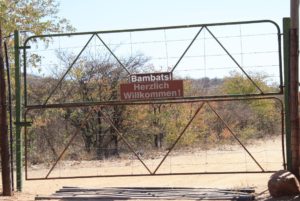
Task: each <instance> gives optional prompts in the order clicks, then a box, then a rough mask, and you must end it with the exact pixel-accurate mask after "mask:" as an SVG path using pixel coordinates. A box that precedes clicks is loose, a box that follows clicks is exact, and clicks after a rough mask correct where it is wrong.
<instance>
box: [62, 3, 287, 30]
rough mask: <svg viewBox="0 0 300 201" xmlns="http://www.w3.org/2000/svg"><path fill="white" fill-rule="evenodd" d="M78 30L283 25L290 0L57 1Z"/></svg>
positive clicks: (63, 13) (64, 15)
mask: <svg viewBox="0 0 300 201" xmlns="http://www.w3.org/2000/svg"><path fill="white" fill-rule="evenodd" d="M58 2H60V13H59V16H61V17H65V18H67V19H69V20H70V21H71V24H72V25H73V26H74V27H75V28H76V29H77V31H94V30H108V29H127V28H139V27H156V26H171V25H183V24H202V23H214V22H227V21H243V20H260V19H270V20H273V21H276V22H277V23H278V24H279V25H280V26H281V21H282V18H283V17H288V16H289V10H290V5H289V4H290V0H58Z"/></svg>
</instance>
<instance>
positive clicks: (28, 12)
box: [0, 0, 74, 36]
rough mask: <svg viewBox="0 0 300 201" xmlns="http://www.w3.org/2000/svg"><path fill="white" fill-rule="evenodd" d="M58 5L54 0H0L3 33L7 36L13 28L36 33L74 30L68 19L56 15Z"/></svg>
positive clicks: (0, 20) (0, 19)
mask: <svg viewBox="0 0 300 201" xmlns="http://www.w3.org/2000/svg"><path fill="white" fill-rule="evenodd" d="M58 7H59V3H57V2H56V0H1V1H0V22H1V24H2V29H3V35H4V36H9V35H11V34H12V33H13V32H14V30H21V31H29V32H31V33H33V34H36V35H40V34H46V33H55V32H64V31H74V28H73V27H72V26H71V25H70V23H69V22H68V20H66V19H65V18H60V17H58V16H57V14H58V11H59V9H58Z"/></svg>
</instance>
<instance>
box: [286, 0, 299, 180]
mask: <svg viewBox="0 0 300 201" xmlns="http://www.w3.org/2000/svg"><path fill="white" fill-rule="evenodd" d="M290 6H291V8H290V10H291V28H290V83H289V84H290V90H291V91H290V102H289V104H290V109H291V110H290V112H291V114H290V118H291V119H290V121H291V149H292V173H294V174H295V175H296V176H297V177H298V178H299V165H300V163H299V161H300V156H299V142H300V137H299V114H298V93H299V90H298V88H299V75H298V73H299V69H298V68H299V65H298V62H299V61H298V50H299V47H298V46H299V45H298V27H299V25H298V23H299V13H298V12H299V0H291V4H290Z"/></svg>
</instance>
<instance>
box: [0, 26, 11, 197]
mask: <svg viewBox="0 0 300 201" xmlns="http://www.w3.org/2000/svg"><path fill="white" fill-rule="evenodd" d="M0 111H1V112H0V135H1V138H0V139H1V141H0V147H1V168H2V188H3V195H4V196H11V195H12V184H11V173H10V171H11V169H10V157H9V142H8V132H7V110H6V85H5V73H4V57H3V46H2V30H1V24H0Z"/></svg>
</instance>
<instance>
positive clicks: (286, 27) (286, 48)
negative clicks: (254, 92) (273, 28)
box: [283, 18, 292, 171]
mask: <svg viewBox="0 0 300 201" xmlns="http://www.w3.org/2000/svg"><path fill="white" fill-rule="evenodd" d="M290 23H291V19H290V18H283V58H284V108H285V135H286V159H287V169H288V170H289V171H292V149H291V117H290V115H291V108H290V104H289V103H290V93H291V89H290V84H289V83H290Z"/></svg>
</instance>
